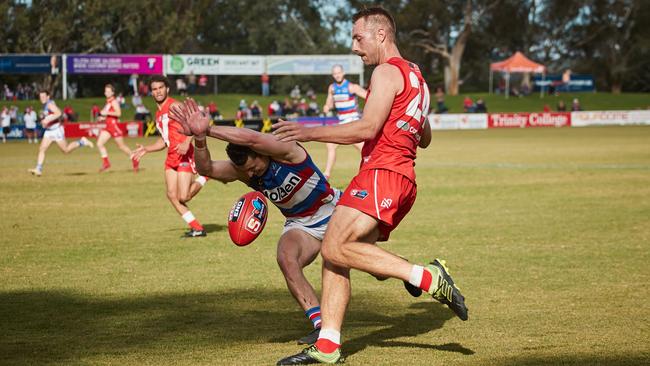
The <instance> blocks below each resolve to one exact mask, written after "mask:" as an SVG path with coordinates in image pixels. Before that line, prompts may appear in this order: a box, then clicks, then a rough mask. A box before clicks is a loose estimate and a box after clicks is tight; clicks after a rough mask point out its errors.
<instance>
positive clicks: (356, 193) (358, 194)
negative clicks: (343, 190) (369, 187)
mask: <svg viewBox="0 0 650 366" xmlns="http://www.w3.org/2000/svg"><path fill="white" fill-rule="evenodd" d="M350 194H351V195H352V197H356V198H360V199H364V198H366V197H368V192H367V191H366V190H365V189H364V190H361V191H359V190H357V189H353V190H352V191H350Z"/></svg>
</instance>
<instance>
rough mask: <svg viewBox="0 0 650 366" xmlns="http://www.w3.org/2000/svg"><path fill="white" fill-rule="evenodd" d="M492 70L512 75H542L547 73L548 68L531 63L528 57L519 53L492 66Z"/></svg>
mask: <svg viewBox="0 0 650 366" xmlns="http://www.w3.org/2000/svg"><path fill="white" fill-rule="evenodd" d="M490 70H492V71H503V72H510V73H513V72H532V73H536V74H540V73H543V72H545V71H546V67H545V66H544V65H542V64H538V63H536V62H534V61H531V60H530V59H529V58H528V57H526V56H524V54H523V53H521V52H519V51H517V52H516V53H515V54H514V55H512V56H510V57H509V58H507V59H505V60H503V61H499V62H495V63H493V64H490Z"/></svg>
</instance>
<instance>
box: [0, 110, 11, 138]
mask: <svg viewBox="0 0 650 366" xmlns="http://www.w3.org/2000/svg"><path fill="white" fill-rule="evenodd" d="M0 127H2V143H3V144H4V143H6V142H7V135H8V134H9V132H10V131H11V116H10V115H9V108H7V107H3V108H2V113H0Z"/></svg>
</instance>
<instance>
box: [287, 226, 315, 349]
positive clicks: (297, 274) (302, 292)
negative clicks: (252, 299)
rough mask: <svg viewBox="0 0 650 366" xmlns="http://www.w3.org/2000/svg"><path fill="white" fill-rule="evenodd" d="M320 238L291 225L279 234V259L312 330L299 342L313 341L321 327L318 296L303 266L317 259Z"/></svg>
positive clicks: (291, 289) (311, 342)
mask: <svg viewBox="0 0 650 366" xmlns="http://www.w3.org/2000/svg"><path fill="white" fill-rule="evenodd" d="M320 246H321V242H320V240H318V239H316V238H314V237H313V236H311V235H310V234H308V233H306V232H305V231H302V230H299V229H291V230H288V231H286V232H285V233H284V234H282V236H281V237H280V241H279V242H278V251H277V261H278V265H279V266H280V270H282V274H283V275H284V279H285V281H286V282H287V287H288V288H289V292H291V295H292V296H293V298H294V299H296V301H297V302H298V304H299V305H300V307H301V308H302V309H303V310H304V312H305V315H306V316H307V319H309V320H310V321H311V323H312V326H313V330H312V331H311V332H310V333H309V334H307V335H306V336H304V337H302V338H300V339H299V340H298V344H314V343H315V342H316V340H317V339H318V333H319V331H320V327H321V311H320V303H319V301H318V296H317V295H316V292H315V291H314V288H313V287H312V285H311V284H310V283H309V281H307V279H306V278H305V275H304V273H303V268H305V267H307V266H308V265H309V264H310V263H312V262H313V261H314V259H316V257H317V256H318V253H319V252H320Z"/></svg>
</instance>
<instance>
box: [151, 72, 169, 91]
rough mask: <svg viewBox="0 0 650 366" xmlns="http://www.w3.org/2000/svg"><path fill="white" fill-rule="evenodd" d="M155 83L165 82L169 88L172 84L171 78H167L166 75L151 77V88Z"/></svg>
mask: <svg viewBox="0 0 650 366" xmlns="http://www.w3.org/2000/svg"><path fill="white" fill-rule="evenodd" d="M153 83H163V84H165V87H167V88H169V85H170V83H169V79H167V77H166V76H165V75H153V76H152V77H150V78H149V88H151V84H153Z"/></svg>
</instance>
